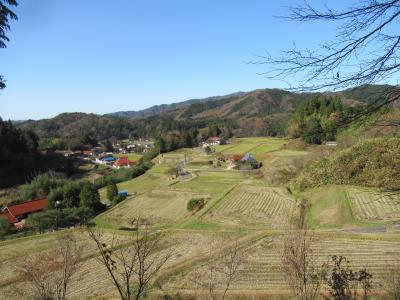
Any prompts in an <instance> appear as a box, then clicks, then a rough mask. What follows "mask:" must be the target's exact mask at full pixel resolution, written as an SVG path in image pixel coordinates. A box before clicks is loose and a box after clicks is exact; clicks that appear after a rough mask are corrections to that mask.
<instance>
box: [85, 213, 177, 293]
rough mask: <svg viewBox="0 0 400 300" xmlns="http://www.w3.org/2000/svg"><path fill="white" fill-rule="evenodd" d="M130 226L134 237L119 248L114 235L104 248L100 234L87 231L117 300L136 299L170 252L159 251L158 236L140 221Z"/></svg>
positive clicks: (169, 256)
mask: <svg viewBox="0 0 400 300" xmlns="http://www.w3.org/2000/svg"><path fill="white" fill-rule="evenodd" d="M132 224H133V225H134V227H135V229H136V230H135V233H134V234H132V235H131V236H130V237H129V239H128V242H124V245H122V246H120V244H119V245H115V241H117V238H116V236H115V235H114V236H113V239H112V242H111V244H107V243H106V242H105V241H104V238H103V235H102V233H100V232H95V231H94V230H93V229H92V228H89V229H88V234H89V237H90V238H91V239H92V240H93V241H94V242H95V244H96V246H97V249H98V250H99V253H100V256H99V257H98V260H99V261H100V262H101V264H102V265H104V266H105V267H106V269H107V272H108V274H109V276H110V278H111V280H112V282H113V284H114V286H115V287H116V288H117V290H118V293H119V295H120V297H121V299H124V300H130V299H136V300H137V299H140V298H141V297H142V296H143V295H144V294H145V293H146V292H147V291H148V289H149V286H150V284H151V281H152V280H153V278H154V277H155V275H156V274H157V273H158V272H159V271H160V270H161V269H162V268H163V267H164V265H165V264H166V262H167V261H168V260H169V259H170V258H171V257H172V254H173V251H174V250H173V249H169V250H167V251H166V252H163V251H161V249H160V248H161V245H160V242H161V235H160V234H158V233H156V234H151V232H150V230H149V228H148V226H147V225H145V226H144V228H143V226H142V224H141V222H140V218H136V219H135V220H134V221H132Z"/></svg>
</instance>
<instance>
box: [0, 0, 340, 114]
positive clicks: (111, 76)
mask: <svg viewBox="0 0 400 300" xmlns="http://www.w3.org/2000/svg"><path fill="white" fill-rule="evenodd" d="M19 2H20V5H19V6H18V8H17V9H15V11H16V13H17V14H18V17H19V20H18V21H17V22H12V24H11V26H12V30H11V31H10V32H9V34H8V36H9V38H10V42H9V43H8V48H7V49H0V66H1V67H0V74H2V75H4V76H5V78H6V80H7V86H8V87H7V88H6V89H5V90H3V91H2V92H1V94H0V116H1V117H2V118H3V119H8V118H11V119H15V120H17V119H28V118H31V119H39V118H48V117H53V116H55V115H57V114H59V113H61V112H74V111H82V112H93V113H99V114H103V113H108V112H114V111H119V110H139V109H143V108H147V107H149V106H151V105H155V104H162V103H172V102H179V101H183V100H187V99H191V98H203V97H207V96H215V95H223V94H227V93H232V92H236V91H248V90H253V89H256V88H267V87H270V88H272V87H284V86H285V85H284V83H282V82H279V81H271V80H267V79H265V78H263V77H262V76H260V75H258V73H261V72H263V71H264V69H263V66H260V65H249V64H246V63H245V62H247V61H252V60H255V59H256V55H259V54H260V55H262V54H264V53H265V51H268V52H270V53H271V54H277V53H278V51H279V50H281V49H286V48H290V47H291V45H292V43H293V41H296V45H297V46H299V47H312V46H315V45H317V44H318V43H319V42H321V39H325V38H327V37H329V36H332V34H333V30H332V29H333V27H332V26H331V25H329V24H324V25H321V26H315V24H300V25H299V24H296V23H291V22H284V21H281V20H279V19H277V18H274V16H275V15H284V14H285V11H286V8H285V6H288V5H290V4H294V3H299V2H298V1H289V0H284V1H266V0H235V1H233V0H201V1H200V0H197V1H195V0H193V1H189V0H168V1H166V0H157V1H155V0H142V1H136V0H113V1H110V0H109V1H105V0H67V1H54V0H34V1H30V0H20V1H19ZM328 3H329V1H328ZM331 3H332V1H331Z"/></svg>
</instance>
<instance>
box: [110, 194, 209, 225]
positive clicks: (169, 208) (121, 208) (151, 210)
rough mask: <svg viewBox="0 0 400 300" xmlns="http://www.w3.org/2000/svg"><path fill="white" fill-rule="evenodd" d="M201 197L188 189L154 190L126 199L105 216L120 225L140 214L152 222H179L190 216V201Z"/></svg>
mask: <svg viewBox="0 0 400 300" xmlns="http://www.w3.org/2000/svg"><path fill="white" fill-rule="evenodd" d="M199 197H202V195H200V194H196V193H193V192H188V191H179V190H168V189H159V190H152V191H149V192H147V193H145V194H141V195H138V196H137V197H130V198H129V199H126V200H125V201H123V202H121V203H120V204H118V205H117V206H115V207H113V208H112V209H111V210H110V211H108V212H107V213H106V214H104V215H103V218H104V219H106V220H107V221H108V222H111V223H114V224H118V225H128V224H129V221H130V220H132V219H133V218H135V217H138V216H140V217H141V218H144V219H146V220H147V221H148V222H150V224H164V225H165V224H171V223H177V222H180V221H182V220H183V219H185V217H189V216H190V213H188V212H187V210H186V205H187V203H188V201H189V200H190V199H191V198H199ZM203 197H204V196H203Z"/></svg>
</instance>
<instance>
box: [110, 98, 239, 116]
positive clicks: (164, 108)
mask: <svg viewBox="0 0 400 300" xmlns="http://www.w3.org/2000/svg"><path fill="white" fill-rule="evenodd" d="M244 94H246V93H245V92H236V93H232V94H228V95H224V96H213V97H207V98H201V99H190V100H185V101H182V102H175V103H171V104H159V105H154V106H151V107H149V108H145V109H142V110H137V111H135V110H129V111H117V112H113V113H108V114H105V115H104V116H107V117H121V118H130V119H136V118H147V117H152V116H155V115H158V114H161V113H164V112H168V111H172V110H176V109H179V108H185V107H188V106H190V105H191V104H193V103H198V102H207V101H215V100H220V99H225V98H229V97H233V96H241V95H244Z"/></svg>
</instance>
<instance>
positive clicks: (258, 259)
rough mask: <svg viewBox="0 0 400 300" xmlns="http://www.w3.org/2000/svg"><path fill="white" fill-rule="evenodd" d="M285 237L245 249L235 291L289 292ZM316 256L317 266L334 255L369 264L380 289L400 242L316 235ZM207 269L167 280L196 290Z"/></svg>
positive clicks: (171, 286)
mask: <svg viewBox="0 0 400 300" xmlns="http://www.w3.org/2000/svg"><path fill="white" fill-rule="evenodd" d="M281 245H282V241H281V237H277V236H267V237H265V238H264V239H262V240H260V241H258V242H257V243H255V244H253V245H251V246H249V247H247V248H245V249H244V260H243V262H242V263H241V265H240V268H239V272H238V274H237V276H236V278H235V279H234V281H233V283H232V289H233V290H242V291H246V290H247V291H254V290H264V291H266V290H268V291H276V292H282V291H285V290H286V291H288V287H287V285H286V283H285V280H284V277H283V274H282V272H281ZM312 249H313V253H314V254H315V256H314V258H315V259H316V261H317V263H316V265H317V266H320V265H322V264H323V263H328V262H329V261H330V256H332V255H343V256H345V257H346V258H347V259H348V260H349V261H350V267H351V268H353V270H359V269H361V268H364V267H366V268H367V270H368V271H369V272H371V273H372V275H373V283H374V287H375V288H376V289H378V290H379V289H380V288H381V284H382V282H383V276H384V274H385V268H386V266H387V265H388V264H390V263H393V262H394V261H397V260H398V259H399V258H400V256H399V252H398V249H400V241H399V240H398V239H397V240H374V239H368V238H362V237H359V238H351V237H333V236H327V235H325V236H322V235H319V236H317V237H316V239H315V241H314V243H313V244H312ZM199 269H200V270H203V276H204V277H206V276H207V275H206V274H205V272H206V270H207V269H206V267H205V265H204V263H203V264H198V265H195V266H193V267H192V268H190V269H188V270H186V272H184V273H181V274H176V275H175V276H174V277H171V279H170V281H169V282H168V283H167V285H166V286H168V288H169V289H171V290H176V289H178V290H179V289H196V285H195V283H193V281H192V280H191V278H192V277H193V276H194V274H196V276H198V277H200V276H199V274H198V270H199Z"/></svg>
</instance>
